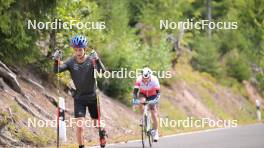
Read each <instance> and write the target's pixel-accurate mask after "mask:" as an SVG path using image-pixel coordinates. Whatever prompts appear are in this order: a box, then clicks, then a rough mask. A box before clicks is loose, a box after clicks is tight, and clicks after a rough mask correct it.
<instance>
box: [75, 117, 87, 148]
mask: <svg viewBox="0 0 264 148" xmlns="http://www.w3.org/2000/svg"><path fill="white" fill-rule="evenodd" d="M84 120H85V119H84V117H78V118H77V122H76V123H77V124H76V137H77V141H78V144H79V147H80V148H82V147H84Z"/></svg>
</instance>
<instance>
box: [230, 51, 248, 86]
mask: <svg viewBox="0 0 264 148" xmlns="http://www.w3.org/2000/svg"><path fill="white" fill-rule="evenodd" d="M226 67H227V75H228V76H231V77H233V78H235V79H237V80H238V81H239V82H242V81H243V80H248V79H249V78H250V75H251V70H250V65H249V64H248V63H247V62H246V61H245V58H244V57H243V55H241V54H239V53H238V51H237V50H234V51H231V52H230V53H229V54H228V57H227V61H226Z"/></svg>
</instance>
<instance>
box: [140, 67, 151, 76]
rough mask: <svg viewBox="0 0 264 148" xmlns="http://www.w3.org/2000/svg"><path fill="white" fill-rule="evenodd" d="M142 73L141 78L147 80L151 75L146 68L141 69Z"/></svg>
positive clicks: (149, 70)
mask: <svg viewBox="0 0 264 148" xmlns="http://www.w3.org/2000/svg"><path fill="white" fill-rule="evenodd" d="M142 71H143V72H142V76H143V78H149V77H150V75H151V74H152V71H151V69H150V68H148V67H145V68H143V70H142Z"/></svg>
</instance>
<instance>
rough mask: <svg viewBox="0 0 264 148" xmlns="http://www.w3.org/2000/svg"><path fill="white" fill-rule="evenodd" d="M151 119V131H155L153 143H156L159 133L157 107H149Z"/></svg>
mask: <svg viewBox="0 0 264 148" xmlns="http://www.w3.org/2000/svg"><path fill="white" fill-rule="evenodd" d="M151 117H152V121H153V130H154V131H155V133H154V141H155V142H157V141H158V139H159V132H158V125H159V119H158V108H157V105H154V106H151Z"/></svg>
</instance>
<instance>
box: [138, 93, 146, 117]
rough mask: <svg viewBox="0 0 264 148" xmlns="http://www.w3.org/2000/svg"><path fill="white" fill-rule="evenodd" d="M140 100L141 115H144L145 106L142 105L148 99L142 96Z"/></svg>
mask: <svg viewBox="0 0 264 148" xmlns="http://www.w3.org/2000/svg"><path fill="white" fill-rule="evenodd" d="M139 100H140V104H139V108H140V113H141V114H143V112H144V105H143V104H141V102H145V101H146V98H145V97H143V96H141V97H139Z"/></svg>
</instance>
